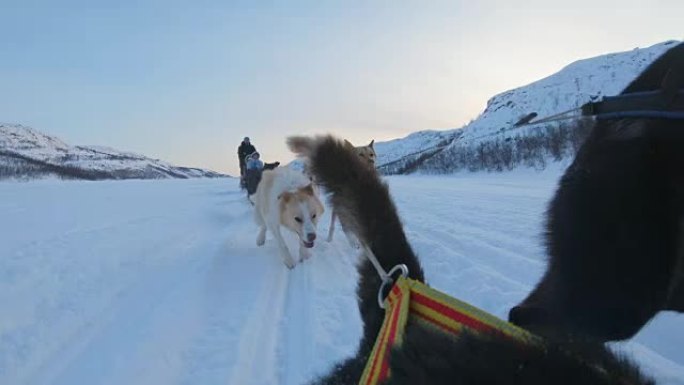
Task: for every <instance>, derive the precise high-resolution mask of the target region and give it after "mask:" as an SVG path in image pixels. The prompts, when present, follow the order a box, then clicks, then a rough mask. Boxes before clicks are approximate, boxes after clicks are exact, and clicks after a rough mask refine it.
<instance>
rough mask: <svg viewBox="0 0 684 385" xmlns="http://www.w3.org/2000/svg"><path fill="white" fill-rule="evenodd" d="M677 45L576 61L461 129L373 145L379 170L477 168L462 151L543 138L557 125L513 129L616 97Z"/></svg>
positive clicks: (499, 98) (500, 99) (510, 94)
mask: <svg viewBox="0 0 684 385" xmlns="http://www.w3.org/2000/svg"><path fill="white" fill-rule="evenodd" d="M677 43H678V42H676V41H667V42H664V43H660V44H656V45H654V46H651V47H648V48H637V49H634V50H631V51H627V52H619V53H611V54H608V55H603V56H598V57H594V58H590V59H585V60H579V61H577V62H574V63H572V64H570V65H568V66H566V67H565V68H563V69H562V70H560V71H559V72H557V73H555V74H553V75H551V76H549V77H547V78H544V79H541V80H538V81H536V82H534V83H532V84H528V85H526V86H523V87H520V88H516V89H513V90H510V91H506V92H503V93H501V94H498V95H496V96H494V97H493V98H491V99H490V100H489V101H488V102H487V107H486V108H485V110H484V111H483V112H482V113H481V114H480V115H479V116H478V117H477V118H476V119H475V120H473V121H472V122H470V123H469V124H467V125H466V126H464V127H462V128H459V129H454V130H448V131H420V132H417V133H413V134H411V135H409V136H407V137H406V138H403V139H397V140H393V141H389V142H384V143H377V147H376V149H377V152H378V164H379V165H380V169H381V171H382V172H384V173H387V174H396V173H410V172H413V171H423V172H451V171H456V170H459V169H462V168H473V167H474V168H478V165H477V164H474V163H477V162H479V160H475V161H474V162H473V160H472V159H470V160H463V158H464V153H468V152H470V153H473V154H477V153H478V149H480V151H479V152H480V153H482V151H481V149H482V146H484V145H485V144H487V143H490V144H492V145H491V146H490V147H493V148H495V149H500V147H501V146H508V147H509V148H511V150H512V151H513V152H515V143H516V141H517V140H519V139H521V138H525V137H530V136H536V137H537V138H543V136H544V133H543V131H544V130H546V129H548V128H554V127H556V128H557V127H558V124H556V125H550V126H544V127H542V126H531V127H527V128H514V125H515V123H517V122H518V121H519V120H520V119H521V118H522V117H524V116H526V115H528V114H530V113H533V112H536V113H537V115H538V116H539V117H545V116H550V115H553V114H556V113H559V112H563V111H567V110H571V109H573V108H577V107H579V106H581V105H583V104H585V103H587V102H590V101H594V100H597V99H600V98H601V97H603V96H613V95H616V94H618V93H620V92H621V91H622V89H624V88H625V87H626V86H627V85H628V84H629V83H630V82H631V81H632V80H633V79H634V78H635V77H636V76H637V75H638V74H639V73H640V72H641V71H643V70H644V69H645V68H646V67H647V66H648V65H649V64H650V63H651V62H653V61H654V60H655V59H656V58H657V57H659V56H660V55H661V54H663V53H664V52H665V51H667V50H668V49H670V48H672V47H673V46H674V45H675V44H677ZM563 135H565V134H563ZM537 141H540V140H537ZM542 146H543V144H542ZM540 151H541V150H540ZM572 154H574V152H573V151H572V150H571V149H568V151H565V152H563V153H562V154H560V155H561V157H564V156H567V155H572ZM556 155H558V154H556ZM540 156H541V155H540ZM543 156H547V157H548V156H549V154H548V153H547V154H543ZM555 157H556V158H558V156H555ZM457 159H461V161H456V160H457ZM519 160H520V161H521V162H520V163H523V162H522V159H519ZM483 163H484V161H483ZM513 163H515V160H514V161H513ZM484 168H486V167H484Z"/></svg>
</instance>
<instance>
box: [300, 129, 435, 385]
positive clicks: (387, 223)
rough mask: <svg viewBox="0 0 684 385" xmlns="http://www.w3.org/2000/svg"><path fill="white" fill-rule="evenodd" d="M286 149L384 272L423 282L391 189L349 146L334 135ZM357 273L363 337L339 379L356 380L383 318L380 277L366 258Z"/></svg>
mask: <svg viewBox="0 0 684 385" xmlns="http://www.w3.org/2000/svg"><path fill="white" fill-rule="evenodd" d="M287 144H288V146H289V147H290V149H291V150H292V151H293V152H295V153H296V154H298V155H299V156H303V157H306V158H308V159H307V161H308V166H309V172H310V173H311V174H312V175H313V176H314V179H315V180H316V181H317V183H319V184H320V185H322V186H323V187H324V188H325V189H326V190H327V191H328V192H329V193H331V195H330V203H331V204H332V207H333V208H334V211H335V213H336V214H337V215H338V216H339V218H340V222H342V223H344V224H345V228H347V229H348V231H351V232H353V233H354V234H355V235H356V237H357V238H358V239H359V240H360V241H361V242H363V243H364V244H365V245H367V246H368V247H369V248H370V249H371V250H372V251H373V253H374V254H375V256H376V257H377V259H378V261H379V262H380V264H381V265H382V267H383V269H385V271H388V270H389V269H391V268H392V267H394V266H396V265H398V264H405V265H406V266H407V267H408V269H409V276H410V277H411V278H413V279H416V280H419V281H424V276H423V270H422V268H421V266H420V262H419V261H418V258H417V257H416V255H415V254H414V253H413V250H412V249H411V246H410V245H409V243H408V241H407V240H406V235H405V234H404V231H403V227H402V223H401V220H400V219H399V215H398V214H397V210H396V207H395V206H394V202H393V201H392V199H391V197H390V194H389V189H388V187H387V185H386V184H385V183H383V182H382V181H381V180H380V177H379V176H378V174H377V172H376V171H375V170H373V169H371V168H369V167H368V166H367V165H364V164H363V163H362V162H361V160H360V158H359V157H358V156H357V155H356V154H355V153H354V152H353V150H352V149H350V148H349V146H348V145H346V144H345V143H344V142H343V141H341V140H338V139H336V138H334V137H332V136H318V137H313V138H312V137H301V136H297V137H290V138H288V140H287ZM358 269H359V275H360V281H359V286H358V288H357V294H358V298H359V309H360V311H361V318H362V319H363V323H364V336H363V339H362V340H361V343H360V346H359V354H357V356H356V358H354V359H350V360H349V361H347V362H346V363H345V364H342V365H341V366H339V367H338V368H337V369H336V370H334V371H333V373H334V377H337V379H338V380H339V379H341V378H355V379H357V380H358V378H359V377H360V374H361V373H360V372H359V370H362V369H363V365H362V361H363V358H364V357H367V356H368V354H369V353H370V351H371V349H372V347H373V343H374V341H375V337H376V336H377V334H378V332H379V330H380V327H381V325H382V320H383V318H384V311H383V310H382V309H380V307H379V306H378V303H377V293H378V290H379V288H380V285H381V283H382V281H381V279H380V277H379V276H378V274H377V272H376V271H375V269H374V268H373V266H372V264H371V263H370V262H369V261H368V259H366V258H364V260H363V261H361V263H360V264H359V267H358ZM359 360H361V361H359ZM357 372H358V373H357ZM331 381H332V379H327V380H326V381H324V382H322V383H330V382H331Z"/></svg>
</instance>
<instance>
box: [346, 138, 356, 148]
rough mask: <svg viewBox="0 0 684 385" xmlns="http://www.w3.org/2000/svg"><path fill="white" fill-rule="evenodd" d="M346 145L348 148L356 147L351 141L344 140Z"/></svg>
mask: <svg viewBox="0 0 684 385" xmlns="http://www.w3.org/2000/svg"><path fill="white" fill-rule="evenodd" d="M344 145H345V146H346V147H347V148H354V145H353V144H352V143H351V142H350V141H348V140H347V139H345V140H344Z"/></svg>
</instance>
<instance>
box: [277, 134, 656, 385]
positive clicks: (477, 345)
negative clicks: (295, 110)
mask: <svg viewBox="0 0 684 385" xmlns="http://www.w3.org/2000/svg"><path fill="white" fill-rule="evenodd" d="M288 143H289V144H290V148H291V149H293V150H294V151H295V152H296V153H298V154H299V155H302V156H306V157H308V158H309V164H310V170H311V172H312V173H313V175H314V176H315V178H316V180H317V181H319V183H321V184H322V185H323V186H324V187H325V188H326V190H327V191H329V192H331V197H330V200H331V204H332V206H333V208H334V209H335V210H336V211H337V212H338V215H339V216H340V218H341V220H342V222H343V223H346V224H347V226H348V229H349V230H350V231H352V232H353V233H354V234H355V235H356V237H357V238H358V239H359V240H360V241H361V242H363V243H364V244H366V245H368V246H369V247H370V249H371V250H372V252H373V253H374V254H375V256H376V257H377V258H378V260H379V262H380V264H381V265H382V266H383V268H384V269H385V270H389V269H390V268H391V267H393V266H395V265H397V264H400V263H403V264H406V265H407V267H408V269H409V276H410V278H412V279H415V280H418V281H422V282H424V281H425V279H424V275H423V270H422V268H421V265H420V261H419V260H418V258H417V257H416V255H415V254H414V252H413V250H412V249H411V246H410V244H409V243H408V241H407V239H406V236H405V234H404V231H403V226H402V223H401V220H400V219H399V216H398V214H397V210H396V207H395V205H394V203H393V201H392V199H391V197H390V194H389V190H388V188H387V185H386V184H384V183H383V182H382V181H381V180H380V178H379V176H378V175H377V173H376V172H375V171H374V170H371V169H369V168H368V167H367V166H366V165H365V164H363V163H362V161H361V160H360V159H359V157H358V156H357V155H356V154H354V153H353V151H351V150H350V149H349V148H348V147H347V146H345V144H344V143H343V142H341V141H339V140H336V139H335V138H332V137H318V138H315V139H314V138H302V137H298V138H291V140H290V141H289V142H288ZM358 269H359V273H360V274H359V275H360V280H359V284H358V288H357V294H358V305H359V310H360V313H361V318H362V320H363V324H364V329H363V336H362V339H361V341H360V344H359V348H358V351H357V353H356V355H355V356H354V357H352V358H349V359H348V360H346V361H345V362H343V363H341V364H338V365H337V366H335V367H334V368H333V369H332V371H331V372H330V373H329V374H328V375H327V376H325V377H323V378H320V379H318V380H317V382H316V383H317V384H328V385H333V384H334V385H337V384H339V385H342V384H345V385H346V384H355V383H358V381H359V378H360V376H361V373H362V371H363V368H364V367H365V365H366V361H367V359H368V356H369V354H370V351H371V349H372V346H373V344H374V342H375V339H376V337H377V335H378V332H379V330H380V327H381V324H382V321H383V318H384V311H383V310H382V309H380V308H379V307H378V304H377V290H378V288H379V287H380V284H381V280H380V278H379V276H378V274H377V273H376V271H375V269H374V268H373V266H372V264H371V263H370V262H369V261H368V260H367V259H365V258H364V260H363V261H361V263H360V264H359V265H358ZM404 338H405V340H404V341H405V342H404V343H403V344H402V346H401V347H400V348H395V349H394V350H393V351H392V353H391V359H390V369H391V371H392V373H393V375H392V378H391V379H390V380H389V382H387V383H388V384H451V385H453V384H500V383H510V384H535V385H536V384H571V383H572V384H574V383H586V384H622V385H625V384H651V383H652V382H651V381H650V380H649V379H647V378H645V377H644V376H642V375H641V374H640V373H639V370H638V369H637V368H636V367H634V366H632V365H631V364H630V363H629V362H627V361H626V360H623V359H621V358H618V357H616V356H615V355H614V354H613V353H612V352H610V351H609V350H607V349H605V348H604V347H603V345H601V344H596V343H591V342H583V343H579V342H573V343H570V342H567V341H562V340H559V341H556V340H553V339H550V340H549V342H548V344H546V346H543V347H541V346H520V345H518V343H517V342H514V341H512V340H509V339H507V338H504V337H502V336H500V335H496V334H482V333H481V334H470V333H465V334H463V335H462V336H461V337H459V338H450V337H448V336H446V335H443V334H440V333H438V332H434V331H432V330H428V329H425V328H423V327H421V326H420V325H418V324H410V323H409V325H408V326H407V329H406V334H405V336H404Z"/></svg>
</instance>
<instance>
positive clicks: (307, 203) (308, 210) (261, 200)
mask: <svg viewBox="0 0 684 385" xmlns="http://www.w3.org/2000/svg"><path fill="white" fill-rule="evenodd" d="M254 205H255V207H254V217H255V220H256V223H257V224H258V225H259V234H258V235H257V239H256V244H257V246H262V245H263V244H264V243H265V242H266V230H267V229H268V230H269V231H270V232H271V233H272V234H273V236H274V237H275V239H276V241H278V248H279V250H280V256H281V257H282V258H283V262H284V263H285V266H287V267H288V268H289V269H292V268H294V266H295V264H296V262H295V260H294V258H292V254H291V253H290V250H289V249H288V248H287V245H286V244H285V240H284V239H283V236H282V233H281V226H283V227H285V228H287V229H288V230H290V231H292V232H293V233H295V234H297V235H298V236H299V258H298V261H299V262H301V261H303V260H305V259H308V258H309V257H310V256H311V253H310V249H311V248H312V247H314V242H315V240H316V225H317V224H318V219H319V218H320V217H321V215H322V214H323V211H324V208H323V204H322V203H321V201H320V200H319V199H318V194H317V191H316V189H315V188H314V186H313V184H312V183H311V181H310V180H309V178H307V177H306V176H305V175H304V174H302V173H301V172H299V171H296V170H292V169H290V168H289V167H278V168H276V169H273V170H266V171H264V172H263V174H262V177H261V182H260V183H259V186H258V187H257V191H256V193H255V194H254Z"/></svg>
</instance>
